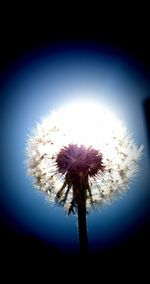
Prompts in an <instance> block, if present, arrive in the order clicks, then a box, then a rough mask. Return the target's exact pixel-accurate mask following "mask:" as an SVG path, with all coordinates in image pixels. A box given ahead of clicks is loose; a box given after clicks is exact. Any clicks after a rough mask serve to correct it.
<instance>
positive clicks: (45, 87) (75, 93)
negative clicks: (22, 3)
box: [0, 32, 150, 259]
mask: <svg viewBox="0 0 150 284" xmlns="http://www.w3.org/2000/svg"><path fill="white" fill-rule="evenodd" d="M17 35H18V34H17V33H16V34H15V37H14V42H13V43H12V42H11V43H10V45H8V42H7V41H6V42H5V45H4V49H5V51H4V52H3V57H2V60H1V71H2V72H1V83H2V84H1V113H0V122H1V147H0V149H1V166H0V172H1V191H0V197H1V232H2V233H1V237H2V242H1V244H2V246H4V250H5V253H4V254H6V255H9V257H11V258H13V256H14V255H17V257H18V258H20V257H24V256H28V257H31V258H36V256H37V258H38V257H39V256H40V257H43V258H44V257H48V258H49V259H51V258H52V257H54V256H66V255H68V254H70V255H78V250H79V249H78V235H77V220H76V217H75V216H72V215H71V216H69V217H68V216H66V214H65V212H64V210H63V208H61V207H58V206H57V205H56V204H48V203H47V202H46V201H45V199H44V196H43V195H42V193H41V194H40V193H38V192H36V190H35V189H34V188H33V185H32V178H30V177H27V175H26V168H25V164H24V161H25V159H26V154H25V143H26V140H27V135H28V134H29V133H30V130H31V129H32V128H33V127H34V126H35V124H36V122H37V121H39V120H40V118H41V117H42V116H45V115H46V114H47V113H48V112H49V110H53V109H58V108H59V107H60V106H62V105H65V104H68V103H69V102H72V101H77V100H78V99H81V98H83V99H90V100H94V101H96V102H97V103H102V104H104V105H105V106H107V107H108V109H110V110H112V111H114V113H115V114H116V115H118V117H119V118H120V119H122V120H123V121H124V122H125V124H126V125H127V127H128V130H129V132H131V133H133V137H134V139H135V141H136V143H137V144H138V145H141V144H144V147H145V150H144V156H143V159H142V160H141V161H140V166H141V168H140V173H139V174H138V175H137V177H136V178H134V179H133V182H132V184H131V188H130V190H129V191H128V193H127V195H126V196H125V197H124V198H122V199H118V200H117V201H115V202H114V203H113V204H112V205H111V206H109V207H105V208H104V209H102V210H96V211H91V212H90V214H89V216H88V217H87V222H88V237H89V249H90V254H91V257H92V256H97V255H103V257H104V256H109V258H111V257H112V256H114V255H117V256H118V257H120V256H123V255H126V254H127V255H128V256H130V257H131V258H133V259H134V258H135V255H136V253H137V252H138V253H139V255H142V253H143V251H145V250H146V249H147V244H148V237H149V201H150V191H149V149H148V147H149V144H148V131H147V130H148V128H147V124H146V118H145V117H146V116H145V107H144V103H145V101H146V99H147V98H148V97H149V94H150V91H149V87H150V86H149V65H148V60H146V53H144V52H143V54H140V51H141V50H140V47H139V46H138V48H139V49H138V48H137V42H136V39H134V40H135V41H133V39H132V36H131V35H130V34H128V36H127V35H126V37H124V39H126V41H123V40H122V37H121V35H120V34H118V36H117V35H116V34H113V33H112V34H111V33H108V34H107V33H106V35H107V36H106V38H105V37H104V36H103V34H101V33H100V32H99V33H98V34H95V35H94V34H92V33H91V34H88V33H83V34H82V33H79V36H77V34H74V36H73V34H67V35H65V36H63V37H61V36H60V34H59V33H58V34H57V38H56V37H55V36H54V34H53V33H52V34H51V37H45V38H44V36H42V38H41V39H40V38H39V37H36V36H34V38H32V36H31V34H30V37H29V38H24V37H23V36H22V37H21V39H20V40H18V39H17ZM128 40H130V45H129V46H127V44H126V43H127V42H128ZM143 40H144V39H143ZM68 119H69V118H68Z"/></svg>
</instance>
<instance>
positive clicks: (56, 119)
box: [26, 105, 143, 209]
mask: <svg viewBox="0 0 150 284" xmlns="http://www.w3.org/2000/svg"><path fill="white" fill-rule="evenodd" d="M71 143H73V144H77V145H85V146H87V147H89V146H91V147H92V148H94V149H96V150H98V151H99V152H100V153H102V162H103V165H104V171H100V172H99V173H98V174H97V175H96V176H94V177H91V178H89V185H90V189H91V194H92V198H91V196H89V195H88V193H87V200H86V206H87V208H89V207H90V206H91V205H93V204H105V203H108V202H110V201H112V200H113V199H116V198H117V197H119V196H120V195H121V194H122V193H125V192H126V190H127V189H128V187H129V184H130V181H131V180H132V177H133V176H134V175H135V174H136V173H137V171H138V168H139V166H138V161H139V159H140V157H141V156H142V153H143V146H140V147H137V146H136V144H135V143H134V141H133V139H132V138H131V137H130V135H129V134H128V131H127V129H126V127H124V125H123V123H122V122H121V121H120V120H118V119H116V118H115V117H114V116H113V115H112V114H111V113H109V112H107V111H106V110H104V109H102V108H99V107H95V106H94V107H92V105H87V106H86V105H81V106H79V105H76V106H70V107H66V108H64V109H60V110H58V111H56V112H52V113H50V114H49V115H48V116H47V117H45V118H44V119H42V120H41V122H40V123H38V124H37V126H36V128H35V129H34V130H33V131H32V133H31V135H30V136H29V137H28V141H27V147H26V151H27V156H28V159H27V170H28V174H29V175H30V176H33V177H34V184H35V186H36V188H37V189H39V190H41V191H44V192H45V193H46V197H48V199H49V200H50V201H55V199H56V194H57V192H58V191H59V190H60V188H61V187H62V185H63V183H64V180H65V177H64V176H62V175H61V174H60V173H59V171H58V168H57V164H56V157H57V155H58V153H59V151H60V150H61V149H62V148H63V147H65V146H68V145H69V144H71ZM72 194H73V191H72V188H71V189H70V191H69V193H68V195H67V200H66V202H65V204H64V206H65V208H66V209H67V208H69V206H70V202H71V200H72Z"/></svg>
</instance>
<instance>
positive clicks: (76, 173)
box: [56, 144, 104, 178]
mask: <svg viewBox="0 0 150 284" xmlns="http://www.w3.org/2000/svg"><path fill="white" fill-rule="evenodd" d="M56 164H57V168H58V171H59V173H61V174H62V175H64V174H69V176H70V177H72V178H73V177H74V178H77V177H83V178H84V177H85V176H87V177H88V176H90V177H92V176H95V175H96V174H97V173H98V172H99V171H103V170H104V166H103V164H102V154H101V153H99V151H98V150H95V149H93V148H91V147H89V148H86V147H85V146H83V145H81V146H77V145H74V144H70V145H68V147H64V148H63V149H61V150H60V152H59V153H58V155H57V157H56Z"/></svg>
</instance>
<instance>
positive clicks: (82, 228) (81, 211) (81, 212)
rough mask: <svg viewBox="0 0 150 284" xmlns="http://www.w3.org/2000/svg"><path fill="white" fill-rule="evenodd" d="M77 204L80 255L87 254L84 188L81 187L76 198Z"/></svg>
mask: <svg viewBox="0 0 150 284" xmlns="http://www.w3.org/2000/svg"><path fill="white" fill-rule="evenodd" d="M77 206H78V230H79V244H80V253H81V256H87V255H88V235H87V223H86V194H85V188H84V187H83V188H81V190H80V196H79V198H78V199H77Z"/></svg>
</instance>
